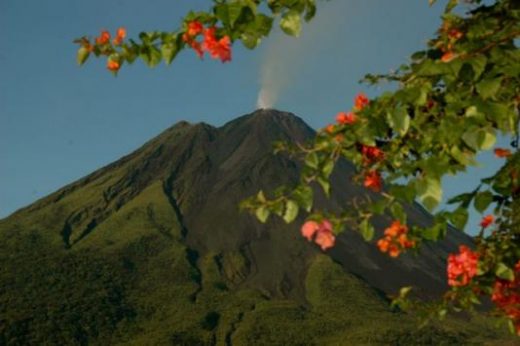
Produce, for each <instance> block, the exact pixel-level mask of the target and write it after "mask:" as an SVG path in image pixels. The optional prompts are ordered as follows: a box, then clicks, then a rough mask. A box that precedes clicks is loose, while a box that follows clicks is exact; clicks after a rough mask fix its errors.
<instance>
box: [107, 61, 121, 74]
mask: <svg viewBox="0 0 520 346" xmlns="http://www.w3.org/2000/svg"><path fill="white" fill-rule="evenodd" d="M120 67H121V65H120V64H119V62H117V61H115V60H108V61H107V69H109V70H110V71H112V72H117V71H118V70H119V68H120Z"/></svg>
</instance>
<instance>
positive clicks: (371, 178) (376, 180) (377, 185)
mask: <svg viewBox="0 0 520 346" xmlns="http://www.w3.org/2000/svg"><path fill="white" fill-rule="evenodd" d="M363 185H365V187H366V188H368V189H371V190H372V191H374V192H379V191H381V188H382V186H383V181H382V180H381V175H380V174H379V172H378V171H369V172H367V173H366V174H365V182H364V184H363Z"/></svg>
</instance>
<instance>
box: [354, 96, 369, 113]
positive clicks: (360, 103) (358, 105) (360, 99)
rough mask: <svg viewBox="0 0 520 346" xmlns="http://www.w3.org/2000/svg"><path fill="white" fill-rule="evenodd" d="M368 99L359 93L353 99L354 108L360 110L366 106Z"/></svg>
mask: <svg viewBox="0 0 520 346" xmlns="http://www.w3.org/2000/svg"><path fill="white" fill-rule="evenodd" d="M368 102H369V101H368V98H367V96H366V95H365V94H363V93H359V94H357V96H356V98H355V99H354V108H355V109H356V110H358V111H360V110H362V109H363V108H365V107H366V106H367V105H368Z"/></svg>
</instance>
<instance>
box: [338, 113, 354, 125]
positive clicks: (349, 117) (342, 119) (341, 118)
mask: <svg viewBox="0 0 520 346" xmlns="http://www.w3.org/2000/svg"><path fill="white" fill-rule="evenodd" d="M336 121H337V122H338V124H343V125H352V124H354V123H355V122H356V115H355V114H354V113H352V112H348V113H345V112H339V113H338V114H337V115H336Z"/></svg>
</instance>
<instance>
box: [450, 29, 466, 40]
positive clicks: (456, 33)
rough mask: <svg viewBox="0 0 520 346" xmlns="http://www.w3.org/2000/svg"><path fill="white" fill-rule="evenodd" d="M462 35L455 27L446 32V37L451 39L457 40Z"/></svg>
mask: <svg viewBox="0 0 520 346" xmlns="http://www.w3.org/2000/svg"><path fill="white" fill-rule="evenodd" d="M462 36H464V34H463V33H462V32H460V31H459V30H457V29H451V30H450V32H449V33H448V37H449V38H451V39H453V40H458V39H460V38H461V37H462Z"/></svg>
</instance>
